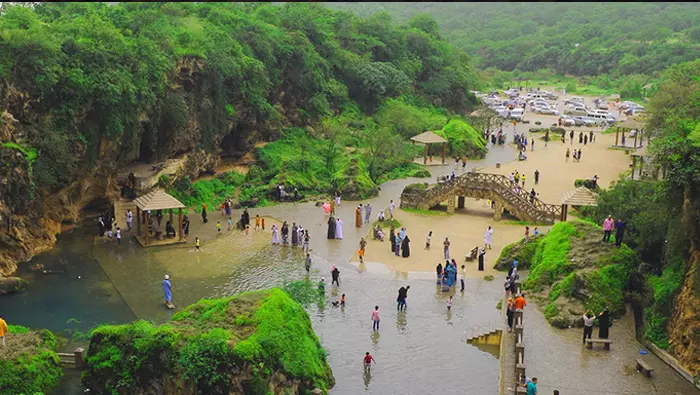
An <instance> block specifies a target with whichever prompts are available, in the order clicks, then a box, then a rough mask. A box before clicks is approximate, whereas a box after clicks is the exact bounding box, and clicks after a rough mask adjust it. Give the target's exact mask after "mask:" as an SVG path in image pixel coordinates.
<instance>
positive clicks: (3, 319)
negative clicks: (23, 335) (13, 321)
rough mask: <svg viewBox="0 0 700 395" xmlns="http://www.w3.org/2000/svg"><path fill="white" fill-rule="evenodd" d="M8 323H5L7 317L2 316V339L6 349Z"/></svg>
mask: <svg viewBox="0 0 700 395" xmlns="http://www.w3.org/2000/svg"><path fill="white" fill-rule="evenodd" d="M7 332H8V330H7V322H5V317H3V316H1V315H0V339H2V346H3V347H5V346H6V344H5V335H7Z"/></svg>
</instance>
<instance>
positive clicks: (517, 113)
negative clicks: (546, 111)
mask: <svg viewBox="0 0 700 395" xmlns="http://www.w3.org/2000/svg"><path fill="white" fill-rule="evenodd" d="M508 119H515V120H516V121H518V122H520V121H522V120H523V109H522V108H514V109H512V110H510V112H509V113H508Z"/></svg>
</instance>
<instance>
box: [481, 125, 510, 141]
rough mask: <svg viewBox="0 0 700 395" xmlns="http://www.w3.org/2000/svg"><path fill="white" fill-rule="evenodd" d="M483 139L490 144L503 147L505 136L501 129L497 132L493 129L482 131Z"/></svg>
mask: <svg viewBox="0 0 700 395" xmlns="http://www.w3.org/2000/svg"><path fill="white" fill-rule="evenodd" d="M484 139H486V141H487V142H488V141H489V140H491V144H493V145H496V144H498V145H503V144H505V143H506V136H505V134H503V128H500V129H499V130H498V132H496V131H495V130H493V129H486V130H485V131H484Z"/></svg>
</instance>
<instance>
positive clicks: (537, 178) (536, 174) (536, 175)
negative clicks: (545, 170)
mask: <svg viewBox="0 0 700 395" xmlns="http://www.w3.org/2000/svg"><path fill="white" fill-rule="evenodd" d="M539 183H540V171H539V170H538V169H535V185H537V184H539Z"/></svg>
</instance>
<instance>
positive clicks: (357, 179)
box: [333, 156, 379, 200]
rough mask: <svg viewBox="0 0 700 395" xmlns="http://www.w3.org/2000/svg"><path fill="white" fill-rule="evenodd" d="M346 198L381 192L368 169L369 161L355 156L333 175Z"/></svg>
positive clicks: (350, 198) (352, 198)
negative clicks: (370, 176) (366, 161)
mask: <svg viewBox="0 0 700 395" xmlns="http://www.w3.org/2000/svg"><path fill="white" fill-rule="evenodd" d="M333 183H334V184H335V185H337V186H338V188H339V189H340V191H341V195H342V197H343V198H344V199H349V200H361V199H366V198H369V197H374V196H377V195H378V194H379V188H378V187H377V184H375V183H374V182H373V181H372V179H371V178H369V172H368V171H367V163H365V162H364V161H362V160H360V158H359V157H358V156H353V157H351V158H350V160H349V161H348V162H347V163H346V164H345V166H344V167H343V168H342V169H340V170H339V171H338V172H337V173H336V174H335V176H334V177H333Z"/></svg>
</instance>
